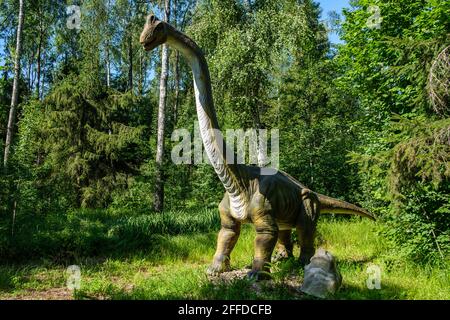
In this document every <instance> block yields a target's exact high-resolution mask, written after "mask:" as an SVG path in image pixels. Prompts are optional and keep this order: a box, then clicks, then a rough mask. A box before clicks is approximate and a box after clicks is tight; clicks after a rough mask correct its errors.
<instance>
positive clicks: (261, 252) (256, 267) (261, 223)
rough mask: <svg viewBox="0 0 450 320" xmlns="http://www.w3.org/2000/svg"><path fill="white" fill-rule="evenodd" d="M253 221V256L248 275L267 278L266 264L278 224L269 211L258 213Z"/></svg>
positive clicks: (275, 238)
mask: <svg viewBox="0 0 450 320" xmlns="http://www.w3.org/2000/svg"><path fill="white" fill-rule="evenodd" d="M253 223H254V225H255V229H256V237H255V257H254V259H253V264H252V270H251V271H250V272H249V274H248V276H249V277H251V278H253V277H256V278H257V279H263V278H267V276H268V275H267V273H268V272H270V269H269V265H268V264H269V262H270V257H271V256H272V252H273V249H274V247H275V244H276V242H277V238H278V226H277V224H276V222H275V220H274V219H273V217H272V216H271V215H270V214H269V213H266V214H262V215H260V216H259V217H258V218H257V219H254V220H253Z"/></svg>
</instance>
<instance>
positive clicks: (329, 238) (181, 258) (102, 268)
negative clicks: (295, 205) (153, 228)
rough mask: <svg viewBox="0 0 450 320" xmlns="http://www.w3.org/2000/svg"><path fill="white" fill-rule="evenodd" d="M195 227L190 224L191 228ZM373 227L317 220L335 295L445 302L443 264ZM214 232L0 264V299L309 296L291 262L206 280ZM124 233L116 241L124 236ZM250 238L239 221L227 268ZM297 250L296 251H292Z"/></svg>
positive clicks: (246, 257) (244, 252)
mask: <svg viewBox="0 0 450 320" xmlns="http://www.w3.org/2000/svg"><path fill="white" fill-rule="evenodd" d="M194 220H195V219H194ZM186 223H188V221H186ZM211 223H213V222H212V221H211ZM214 223H215V222H214ZM139 226H140V227H139ZM194 226H195V223H192V224H191V226H190V228H194ZM160 227H161V226H160ZM127 228H128V227H127ZM139 228H141V230H142V231H141V232H140V231H138V230H139ZM161 228H165V227H161ZM132 229H133V230H134V232H135V234H134V237H138V239H140V238H139V237H141V236H143V235H142V234H141V233H144V234H147V235H148V224H147V229H146V230H144V229H145V228H144V227H142V225H139V224H138V225H135V226H134V227H133V228H132ZM127 230H128V229H127ZM144 231H145V232H144ZM376 231H377V226H376V224H374V223H372V222H370V221H366V220H359V219H356V218H355V219H352V220H348V219H345V220H341V219H340V220H334V219H323V221H321V222H320V226H319V236H318V242H319V244H320V245H321V246H323V247H325V248H326V249H328V250H330V251H331V252H332V253H333V254H334V255H335V256H336V257H337V258H338V261H339V267H340V270H341V273H342V275H343V279H344V280H343V286H342V288H341V290H340V291H339V292H338V293H337V294H336V296H335V297H334V298H335V299H450V290H449V289H450V272H449V270H448V268H444V267H441V268H438V267H432V266H426V265H425V266H423V265H422V266H418V265H414V264H412V263H410V262H407V261H403V260H402V259H400V258H397V257H396V256H395V255H394V254H393V250H392V247H390V246H389V243H388V242H387V241H385V240H384V239H383V238H381V237H380V236H379V235H377V232H376ZM130 235H131V234H130ZM216 236H217V231H211V232H203V233H197V232H188V234H182V235H157V234H153V235H148V238H149V239H150V240H151V243H149V246H148V248H147V249H140V250H137V249H136V248H138V247H139V246H135V247H134V249H133V250H131V251H126V250H124V251H122V252H119V253H116V254H115V255H109V254H105V255H101V254H100V255H96V256H83V257H74V258H72V259H71V261H70V262H69V263H64V264H62V263H55V261H54V260H52V259H40V260H38V262H35V263H34V264H32V263H27V264H20V265H7V264H2V265H0V299H18V298H32V299H66V298H75V299H308V297H307V296H303V295H301V294H300V293H298V292H294V291H293V289H292V287H289V286H286V285H285V283H284V282H283V281H284V279H285V278H286V277H289V276H290V275H292V274H294V275H297V276H300V277H301V276H302V271H301V269H300V268H299V267H298V265H297V264H296V262H295V261H293V260H291V261H286V262H283V263H278V264H276V265H274V267H273V269H274V276H273V278H274V280H273V281H271V282H262V283H259V284H255V283H253V282H251V281H249V280H246V279H237V280H233V281H231V282H230V283H227V284H225V283H222V282H212V281H211V280H209V279H208V278H207V277H206V275H205V270H206V268H207V266H208V263H209V262H210V260H211V258H212V256H213V254H214V250H215V242H216ZM123 237H124V239H123V241H125V240H126V241H130V239H129V238H127V237H128V236H123ZM253 237H254V231H253V229H252V226H250V225H249V226H244V228H243V231H242V235H241V238H240V239H239V242H238V244H237V246H236V249H235V250H234V252H233V254H232V266H233V268H236V269H241V268H244V267H245V266H247V265H249V264H250V262H251V259H252V254H253ZM141 240H142V239H141ZM141 240H139V241H141ZM135 241H138V240H136V239H135ZM147 241H148V239H146V242H145V243H148V242H147ZM99 251H101V248H99ZM296 251H297V252H296V254H298V248H297V249H296ZM68 264H77V265H79V266H80V267H81V271H82V282H81V289H80V290H78V291H77V292H75V293H71V292H69V291H68V290H67V289H66V287H65V283H66V278H67V274H66V273H65V270H66V267H67V265H68ZM370 264H376V265H378V266H379V267H380V268H381V270H382V274H381V277H382V278H381V290H369V289H367V286H366V280H367V278H368V274H367V273H366V269H367V267H368V266H369V265H370Z"/></svg>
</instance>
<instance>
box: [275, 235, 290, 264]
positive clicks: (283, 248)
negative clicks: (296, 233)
mask: <svg viewBox="0 0 450 320" xmlns="http://www.w3.org/2000/svg"><path fill="white" fill-rule="evenodd" d="M293 248H294V246H293V245H292V240H291V230H290V229H289V230H279V231H278V242H277V247H276V250H275V252H276V253H275V256H274V257H273V258H272V262H276V261H280V260H284V259H288V258H290V257H292V256H293V254H292V250H293Z"/></svg>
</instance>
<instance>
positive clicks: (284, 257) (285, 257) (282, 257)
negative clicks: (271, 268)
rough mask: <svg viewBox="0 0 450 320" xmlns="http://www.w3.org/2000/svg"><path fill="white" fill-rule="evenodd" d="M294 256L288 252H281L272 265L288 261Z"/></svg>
mask: <svg viewBox="0 0 450 320" xmlns="http://www.w3.org/2000/svg"><path fill="white" fill-rule="evenodd" d="M292 257H293V254H292V253H289V252H288V251H287V250H279V251H277V252H276V253H275V254H274V255H273V257H272V263H274V262H278V261H286V260H288V259H289V258H292Z"/></svg>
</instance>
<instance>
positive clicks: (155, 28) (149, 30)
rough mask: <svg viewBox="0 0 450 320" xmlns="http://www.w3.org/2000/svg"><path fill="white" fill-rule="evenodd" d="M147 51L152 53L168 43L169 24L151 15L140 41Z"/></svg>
mask: <svg viewBox="0 0 450 320" xmlns="http://www.w3.org/2000/svg"><path fill="white" fill-rule="evenodd" d="M139 41H140V43H141V44H142V45H143V46H144V49H145V51H151V50H153V49H155V48H156V47H158V46H159V45H161V44H163V43H164V42H166V41H167V24H166V23H165V22H164V21H161V20H159V19H158V18H157V17H155V15H153V14H150V15H149V16H148V17H147V21H146V22H145V26H144V30H143V31H142V33H141V37H140V39H139Z"/></svg>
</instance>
